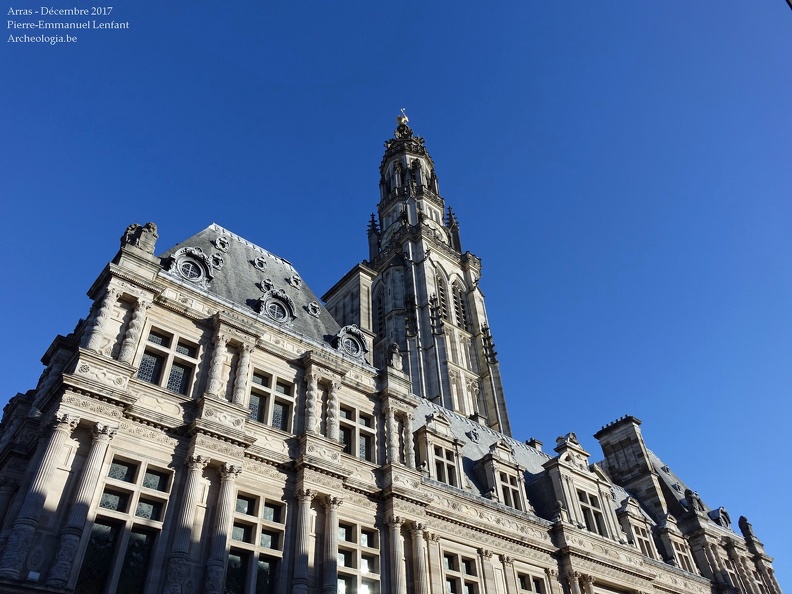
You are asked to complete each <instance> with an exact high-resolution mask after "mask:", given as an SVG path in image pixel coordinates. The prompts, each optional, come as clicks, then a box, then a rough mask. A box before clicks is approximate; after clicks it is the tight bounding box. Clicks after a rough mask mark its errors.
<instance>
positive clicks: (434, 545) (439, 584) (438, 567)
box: [426, 532, 445, 594]
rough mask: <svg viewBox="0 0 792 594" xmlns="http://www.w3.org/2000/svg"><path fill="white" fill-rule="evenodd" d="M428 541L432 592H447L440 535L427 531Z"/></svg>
mask: <svg viewBox="0 0 792 594" xmlns="http://www.w3.org/2000/svg"><path fill="white" fill-rule="evenodd" d="M426 543H427V546H428V548H429V579H430V583H431V592H432V593H433V594H434V593H435V592H445V587H444V585H443V570H442V567H443V558H442V557H443V556H442V554H441V552H440V536H439V535H438V534H433V533H429V532H427V533H426Z"/></svg>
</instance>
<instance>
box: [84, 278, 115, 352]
mask: <svg viewBox="0 0 792 594" xmlns="http://www.w3.org/2000/svg"><path fill="white" fill-rule="evenodd" d="M117 297H118V291H116V290H115V289H114V288H113V287H108V288H107V290H106V291H105V293H104V296H103V297H102V303H101V304H100V305H99V307H98V308H97V309H96V310H95V311H94V312H93V313H92V314H91V317H90V318H89V320H90V322H91V325H90V330H87V331H86V334H85V335H84V340H83V346H84V347H85V348H86V349H88V350H89V351H94V352H96V353H98V352H99V349H100V348H101V346H102V339H103V338H104V333H105V327H106V326H107V320H109V319H110V313H111V312H112V310H113V305H114V304H115V302H116V298H117Z"/></svg>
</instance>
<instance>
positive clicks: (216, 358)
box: [206, 333, 228, 398]
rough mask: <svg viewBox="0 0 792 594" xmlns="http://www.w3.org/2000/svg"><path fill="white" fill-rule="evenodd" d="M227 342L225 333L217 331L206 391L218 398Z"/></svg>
mask: <svg viewBox="0 0 792 594" xmlns="http://www.w3.org/2000/svg"><path fill="white" fill-rule="evenodd" d="M227 343H228V338H227V337H226V336H225V334H219V333H218V334H217V336H215V339H214V351H212V360H211V361H210V362H209V378H208V379H207V381H206V393H207V394H208V395H209V396H214V397H215V398H220V390H222V389H223V380H222V375H223V364H224V363H225V356H226V344H227Z"/></svg>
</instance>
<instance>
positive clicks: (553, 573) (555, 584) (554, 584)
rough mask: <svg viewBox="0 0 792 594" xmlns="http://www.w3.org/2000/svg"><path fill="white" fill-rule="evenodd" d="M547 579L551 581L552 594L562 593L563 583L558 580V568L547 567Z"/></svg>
mask: <svg viewBox="0 0 792 594" xmlns="http://www.w3.org/2000/svg"><path fill="white" fill-rule="evenodd" d="M545 574H546V575H547V581H548V582H550V594H561V584H560V583H559V581H558V570H557V569H554V568H552V567H546V568H545Z"/></svg>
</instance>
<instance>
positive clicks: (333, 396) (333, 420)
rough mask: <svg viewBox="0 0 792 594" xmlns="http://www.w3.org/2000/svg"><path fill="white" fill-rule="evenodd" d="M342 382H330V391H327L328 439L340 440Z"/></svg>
mask: <svg viewBox="0 0 792 594" xmlns="http://www.w3.org/2000/svg"><path fill="white" fill-rule="evenodd" d="M340 388H341V384H339V383H338V382H332V383H331V384H330V391H329V392H328V393H327V439H332V440H333V441H338V415H339V414H340V411H339V404H338V390H339V389H340Z"/></svg>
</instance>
